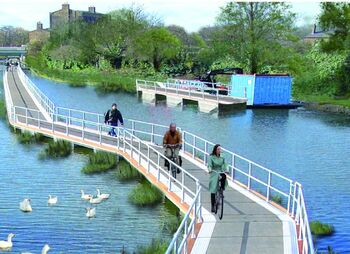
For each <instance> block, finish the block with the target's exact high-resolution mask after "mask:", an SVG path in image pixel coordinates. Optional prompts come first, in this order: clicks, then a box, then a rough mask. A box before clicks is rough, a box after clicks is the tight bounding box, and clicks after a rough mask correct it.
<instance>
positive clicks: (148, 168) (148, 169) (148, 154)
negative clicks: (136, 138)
mask: <svg viewBox="0 0 350 254" xmlns="http://www.w3.org/2000/svg"><path fill="white" fill-rule="evenodd" d="M147 158H148V165H147V172H148V173H149V172H150V171H151V162H150V161H151V159H150V158H151V153H150V149H149V146H147Z"/></svg>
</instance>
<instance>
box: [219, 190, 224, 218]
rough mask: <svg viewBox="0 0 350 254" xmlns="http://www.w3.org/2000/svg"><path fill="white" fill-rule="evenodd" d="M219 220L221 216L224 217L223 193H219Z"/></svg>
mask: <svg viewBox="0 0 350 254" xmlns="http://www.w3.org/2000/svg"><path fill="white" fill-rule="evenodd" d="M219 200H220V202H219V207H218V209H219V219H220V220H221V219H222V216H223V215H224V195H223V193H220V195H219Z"/></svg>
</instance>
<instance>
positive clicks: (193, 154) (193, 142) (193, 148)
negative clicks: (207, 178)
mask: <svg viewBox="0 0 350 254" xmlns="http://www.w3.org/2000/svg"><path fill="white" fill-rule="evenodd" d="M195 148H196V136H193V139H192V158H193V159H194V158H195V157H196V155H195V152H196V151H197V149H195Z"/></svg>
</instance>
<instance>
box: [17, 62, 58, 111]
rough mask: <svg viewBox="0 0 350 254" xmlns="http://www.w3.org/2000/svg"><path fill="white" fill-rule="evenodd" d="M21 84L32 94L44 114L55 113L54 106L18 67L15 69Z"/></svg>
mask: <svg viewBox="0 0 350 254" xmlns="http://www.w3.org/2000/svg"><path fill="white" fill-rule="evenodd" d="M16 69H17V70H18V75H19V77H20V78H21V80H22V83H23V84H24V85H25V86H26V87H27V88H28V89H29V90H30V91H31V92H32V94H33V95H34V96H35V98H36V99H37V100H38V102H39V104H40V105H41V106H42V107H43V108H44V110H45V112H46V113H48V114H49V116H51V114H53V113H54V112H55V104H54V103H53V102H52V101H51V100H50V99H49V98H48V97H47V96H46V95H45V94H44V93H43V92H42V91H41V90H40V89H39V88H38V87H37V86H36V85H35V84H34V83H33V81H32V80H31V79H30V78H28V76H27V75H26V74H25V73H24V72H23V70H22V68H21V67H20V66H17V68H16Z"/></svg>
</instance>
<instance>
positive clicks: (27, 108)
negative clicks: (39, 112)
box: [26, 108, 28, 126]
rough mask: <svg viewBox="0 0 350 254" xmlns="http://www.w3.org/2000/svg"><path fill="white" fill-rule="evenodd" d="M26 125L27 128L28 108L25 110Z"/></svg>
mask: <svg viewBox="0 0 350 254" xmlns="http://www.w3.org/2000/svg"><path fill="white" fill-rule="evenodd" d="M26 125H27V126H28V108H26Z"/></svg>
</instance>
